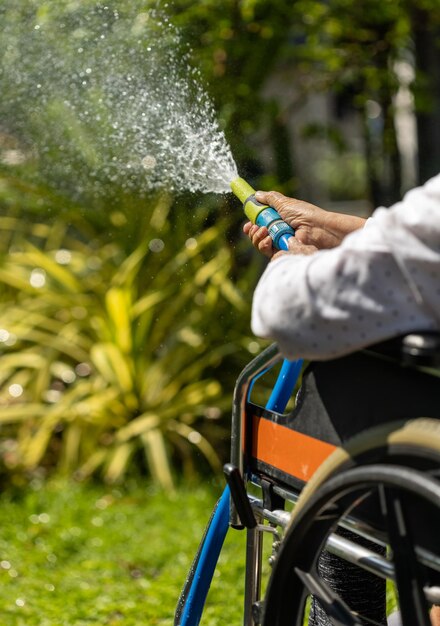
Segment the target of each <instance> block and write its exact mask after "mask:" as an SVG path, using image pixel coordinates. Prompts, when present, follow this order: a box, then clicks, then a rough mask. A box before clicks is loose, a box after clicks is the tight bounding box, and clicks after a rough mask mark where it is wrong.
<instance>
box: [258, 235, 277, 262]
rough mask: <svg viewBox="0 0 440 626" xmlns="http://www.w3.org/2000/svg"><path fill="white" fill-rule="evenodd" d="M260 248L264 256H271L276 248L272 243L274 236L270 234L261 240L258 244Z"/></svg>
mask: <svg viewBox="0 0 440 626" xmlns="http://www.w3.org/2000/svg"><path fill="white" fill-rule="evenodd" d="M258 250H259V251H260V252H261V254H264V256H267V257H268V258H271V256H272V255H273V253H274V249H273V244H272V238H271V237H270V236H269V235H268V236H267V237H265V238H264V239H262V240H261V241H260V243H259V244H258Z"/></svg>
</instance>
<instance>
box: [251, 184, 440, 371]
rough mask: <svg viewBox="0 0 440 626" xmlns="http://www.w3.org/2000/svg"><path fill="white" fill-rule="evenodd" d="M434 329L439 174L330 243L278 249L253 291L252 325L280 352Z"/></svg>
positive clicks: (439, 306)
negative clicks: (308, 250) (310, 250)
mask: <svg viewBox="0 0 440 626" xmlns="http://www.w3.org/2000/svg"><path fill="white" fill-rule="evenodd" d="M433 329H439V330H440V174H439V175H437V176H436V177H434V178H432V179H431V180H430V181H428V182H427V183H426V184H425V185H424V186H423V187H418V188H416V189H413V190H411V191H409V192H408V193H407V194H406V195H405V197H404V198H403V200H402V201H401V202H398V203H397V204H395V205H393V206H392V207H391V208H389V209H385V208H379V209H376V211H375V212H374V214H373V216H372V217H371V218H370V219H368V220H367V222H366V224H365V226H364V228H362V229H360V230H357V231H355V232H353V233H351V234H350V235H348V236H347V237H345V239H344V240H343V241H342V243H341V245H339V246H338V247H337V248H332V249H330V250H320V251H319V252H316V253H315V254H312V255H308V256H304V255H284V256H281V257H280V258H278V259H276V260H274V261H272V262H271V263H269V264H268V266H267V268H266V270H265V271H264V273H263V275H262V277H261V279H260V281H259V283H258V285H257V288H256V290H255V293H254V299H253V307H252V330H253V332H254V333H255V334H256V335H258V336H260V337H264V338H270V339H273V340H274V341H276V342H277V343H278V346H279V348H280V350H281V352H282V353H283V355H284V356H285V357H286V358H289V359H293V358H297V357H304V358H307V359H329V358H333V357H336V356H342V355H344V354H347V353H349V352H353V351H355V350H357V349H359V348H362V347H365V346H367V345H371V344H373V343H375V342H378V341H381V340H384V339H387V338H390V337H393V336H395V335H398V334H402V333H405V332H410V331H414V330H433Z"/></svg>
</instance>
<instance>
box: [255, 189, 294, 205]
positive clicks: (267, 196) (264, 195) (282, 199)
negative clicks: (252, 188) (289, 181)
mask: <svg viewBox="0 0 440 626" xmlns="http://www.w3.org/2000/svg"><path fill="white" fill-rule="evenodd" d="M255 198H256V199H257V200H258V202H261V203H263V204H268V205H269V206H271V207H273V208H274V209H283V208H284V207H285V206H286V204H288V202H289V198H288V197H287V196H283V194H282V193H280V192H279V191H256V192H255Z"/></svg>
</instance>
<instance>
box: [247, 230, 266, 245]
mask: <svg viewBox="0 0 440 626" xmlns="http://www.w3.org/2000/svg"><path fill="white" fill-rule="evenodd" d="M250 232H252V229H251V231H250ZM268 235H269V231H268V230H267V228H266V227H265V226H261V227H259V226H256V230H255V231H254V232H253V234H252V243H253V244H254V246H256V247H258V245H259V244H260V242H261V241H263V239H265V238H266V237H267V236H268Z"/></svg>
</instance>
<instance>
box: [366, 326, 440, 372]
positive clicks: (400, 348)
mask: <svg viewBox="0 0 440 626" xmlns="http://www.w3.org/2000/svg"><path fill="white" fill-rule="evenodd" d="M367 351H372V352H375V353H379V354H382V355H385V356H387V357H391V358H393V359H397V360H398V361H400V362H401V363H402V365H408V366H412V367H417V366H419V367H421V366H424V367H438V366H439V365H440V332H439V331H427V330H424V331H414V332H412V333H408V334H407V335H400V336H398V337H393V338H392V339H388V340H387V341H383V342H381V343H378V344H375V345H374V346H371V347H370V348H367Z"/></svg>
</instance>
